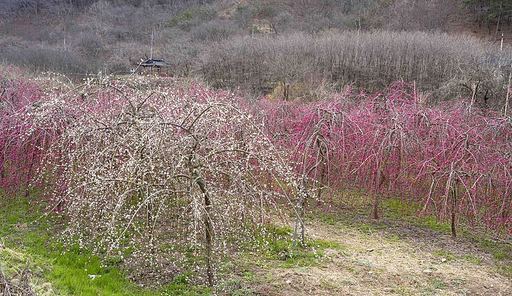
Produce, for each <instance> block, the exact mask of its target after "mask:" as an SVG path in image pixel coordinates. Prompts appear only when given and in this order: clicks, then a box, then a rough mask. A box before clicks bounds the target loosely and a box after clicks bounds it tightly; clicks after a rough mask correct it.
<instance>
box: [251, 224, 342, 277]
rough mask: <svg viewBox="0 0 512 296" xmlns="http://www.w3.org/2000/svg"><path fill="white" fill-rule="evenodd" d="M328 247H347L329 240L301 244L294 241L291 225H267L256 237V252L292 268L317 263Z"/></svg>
mask: <svg viewBox="0 0 512 296" xmlns="http://www.w3.org/2000/svg"><path fill="white" fill-rule="evenodd" d="M327 249H332V250H338V251H343V250H345V249H346V248H345V247H344V246H342V245H341V244H339V243H338V242H333V241H327V240H308V241H306V245H305V246H299V245H297V244H294V243H293V230H292V229H291V228H290V227H278V226H275V225H267V226H265V229H263V231H262V234H260V235H258V236H257V237H256V250H255V252H256V253H258V254H262V255H263V258H264V259H266V260H275V261H279V266H280V267H284V268H292V267H305V266H314V265H317V264H318V263H319V259H321V258H322V257H324V256H325V250H327Z"/></svg>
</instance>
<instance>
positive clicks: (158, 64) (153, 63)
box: [140, 59, 167, 67]
mask: <svg viewBox="0 0 512 296" xmlns="http://www.w3.org/2000/svg"><path fill="white" fill-rule="evenodd" d="M140 65H141V66H143V67H153V66H155V67H165V66H167V63H166V62H165V61H164V60H163V59H147V60H145V61H144V62H142V63H140Z"/></svg>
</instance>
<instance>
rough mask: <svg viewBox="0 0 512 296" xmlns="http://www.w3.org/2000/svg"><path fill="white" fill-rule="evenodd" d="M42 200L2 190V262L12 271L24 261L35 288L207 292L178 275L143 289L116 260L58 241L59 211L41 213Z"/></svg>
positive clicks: (80, 292) (42, 290)
mask: <svg viewBox="0 0 512 296" xmlns="http://www.w3.org/2000/svg"><path fill="white" fill-rule="evenodd" d="M43 209H44V204H38V203H36V202H31V201H30V200H29V199H26V198H18V197H16V198H6V197H5V196H2V195H1V194H0V241H1V242H2V245H3V247H2V248H0V268H1V269H2V270H4V271H5V273H6V274H8V275H9V274H11V275H12V274H15V273H17V272H19V271H20V270H22V269H24V268H25V267H28V268H30V270H31V273H32V278H31V283H32V284H33V285H34V286H35V290H36V292H39V293H38V294H45V293H46V294H48V295H83V296H87V295H91V296H92V295H94V296H95V295H113V296H115V295H142V296H146V295H147V296H149V295H187V296H188V295H190V296H192V295H210V290H209V289H208V288H206V287H202V286H198V287H196V286H192V285H190V284H189V283H188V282H187V281H186V279H184V278H180V277H177V278H176V279H175V280H174V281H173V282H172V283H170V284H168V285H166V286H164V287H162V288H160V289H158V290H150V289H142V288H140V287H138V286H136V285H135V284H133V283H132V282H130V281H129V280H128V279H127V278H126V276H125V275H124V274H123V272H122V271H121V270H120V269H119V267H118V266H117V265H116V264H115V262H114V261H112V262H110V263H105V262H102V261H101V260H100V259H99V258H98V257H97V256H94V255H93V254H91V253H90V252H88V251H84V250H81V249H79V248H64V247H63V245H62V244H60V243H59V239H58V235H57V233H58V229H59V221H60V220H59V219H60V218H59V217H57V216H53V215H49V216H43V215H42V213H43Z"/></svg>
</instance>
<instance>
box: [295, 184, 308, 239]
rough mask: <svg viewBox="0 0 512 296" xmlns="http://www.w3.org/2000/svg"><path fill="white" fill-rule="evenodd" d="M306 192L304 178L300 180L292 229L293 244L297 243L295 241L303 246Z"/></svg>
mask: <svg viewBox="0 0 512 296" xmlns="http://www.w3.org/2000/svg"><path fill="white" fill-rule="evenodd" d="M307 196H308V193H307V191H306V184H305V180H303V181H302V184H301V188H300V189H299V199H298V200H297V206H296V211H297V213H296V214H297V219H296V220H295V229H294V231H293V245H294V246H296V245H297V241H298V242H299V244H300V245H301V246H305V244H306V241H305V225H304V216H305V207H306V198H307Z"/></svg>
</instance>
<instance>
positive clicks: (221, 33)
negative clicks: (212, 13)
mask: <svg viewBox="0 0 512 296" xmlns="http://www.w3.org/2000/svg"><path fill="white" fill-rule="evenodd" d="M237 31H238V30H237V29H236V27H235V26H234V23H233V22H231V21H227V20H214V21H210V22H207V23H204V24H201V25H198V26H196V27H194V28H193V29H192V30H191V32H190V33H191V35H192V38H193V39H194V40H197V41H201V42H218V41H222V40H225V39H228V38H229V37H231V36H232V35H234V34H236V33H237Z"/></svg>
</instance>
